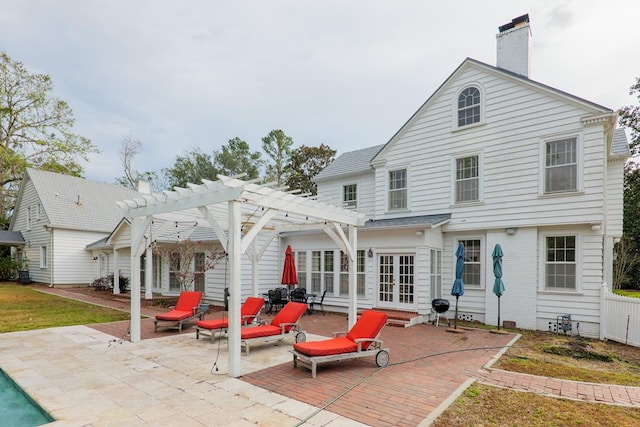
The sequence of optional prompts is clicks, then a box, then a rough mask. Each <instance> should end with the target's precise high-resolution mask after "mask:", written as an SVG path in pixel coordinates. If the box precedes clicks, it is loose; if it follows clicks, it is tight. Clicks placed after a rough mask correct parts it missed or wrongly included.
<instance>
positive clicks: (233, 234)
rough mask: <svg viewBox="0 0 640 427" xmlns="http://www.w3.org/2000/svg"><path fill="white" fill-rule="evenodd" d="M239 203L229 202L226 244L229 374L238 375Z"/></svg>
mask: <svg viewBox="0 0 640 427" xmlns="http://www.w3.org/2000/svg"><path fill="white" fill-rule="evenodd" d="M240 208H241V205H240V203H239V202H236V201H230V202H229V237H228V238H229V242H228V245H227V248H228V251H227V252H228V254H229V338H228V342H229V376H230V377H232V378H237V377H239V376H240V355H241V352H242V348H241V345H240V344H241V343H240V296H241V285H242V283H241V279H242V277H241V272H240V264H241V255H242V254H241V250H240V243H241V239H242V234H241V233H240V226H241V223H242V220H241V217H240V211H241V209H240Z"/></svg>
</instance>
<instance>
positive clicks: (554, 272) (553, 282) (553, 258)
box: [544, 236, 577, 291]
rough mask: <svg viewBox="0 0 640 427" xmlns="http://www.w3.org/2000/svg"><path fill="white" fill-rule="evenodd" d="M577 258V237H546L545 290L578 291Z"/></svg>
mask: <svg viewBox="0 0 640 427" xmlns="http://www.w3.org/2000/svg"><path fill="white" fill-rule="evenodd" d="M576 258H577V257H576V236H546V237H545V262H544V282H545V288H546V289H550V290H572V291H573V290H576V271H577V268H576Z"/></svg>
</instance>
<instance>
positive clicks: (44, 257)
mask: <svg viewBox="0 0 640 427" xmlns="http://www.w3.org/2000/svg"><path fill="white" fill-rule="evenodd" d="M47 265H48V264H47V247H46V246H40V268H47Z"/></svg>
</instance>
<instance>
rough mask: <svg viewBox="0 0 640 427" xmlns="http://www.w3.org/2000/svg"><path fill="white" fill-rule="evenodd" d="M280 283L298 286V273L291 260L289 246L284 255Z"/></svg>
mask: <svg viewBox="0 0 640 427" xmlns="http://www.w3.org/2000/svg"><path fill="white" fill-rule="evenodd" d="M280 283H282V284H283V285H287V286H293V285H297V284H298V273H297V272H296V262H295V260H294V259H293V251H292V250H291V245H288V246H287V250H286V251H285V253H284V267H283V268H282V280H281V281H280Z"/></svg>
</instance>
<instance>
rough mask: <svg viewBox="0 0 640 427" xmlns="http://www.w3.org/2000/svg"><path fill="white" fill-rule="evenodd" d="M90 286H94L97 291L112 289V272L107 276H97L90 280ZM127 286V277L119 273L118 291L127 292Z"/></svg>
mask: <svg viewBox="0 0 640 427" xmlns="http://www.w3.org/2000/svg"><path fill="white" fill-rule="evenodd" d="M91 286H93V287H95V288H96V290H97V291H107V290H111V289H113V273H111V274H109V275H108V276H107V277H99V278H97V279H96V280H94V281H93V282H91ZM128 288H129V278H128V277H125V276H122V275H120V278H119V289H120V293H125V292H127V289H128Z"/></svg>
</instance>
